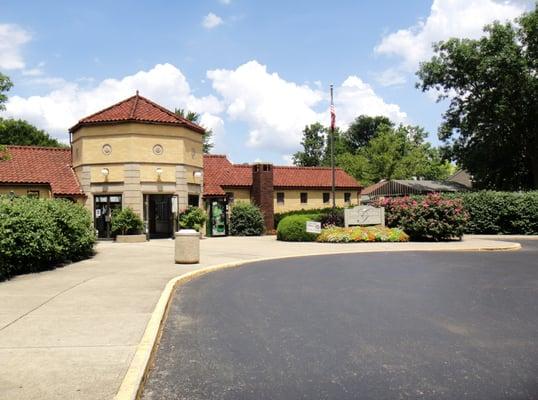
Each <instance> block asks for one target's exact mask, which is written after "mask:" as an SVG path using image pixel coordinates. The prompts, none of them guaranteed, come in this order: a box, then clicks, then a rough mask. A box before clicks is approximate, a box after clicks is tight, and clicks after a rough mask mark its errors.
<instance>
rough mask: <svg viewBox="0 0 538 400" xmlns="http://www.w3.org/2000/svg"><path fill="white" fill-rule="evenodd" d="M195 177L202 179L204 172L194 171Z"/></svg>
mask: <svg viewBox="0 0 538 400" xmlns="http://www.w3.org/2000/svg"><path fill="white" fill-rule="evenodd" d="M194 177H195V178H201V177H202V171H194Z"/></svg>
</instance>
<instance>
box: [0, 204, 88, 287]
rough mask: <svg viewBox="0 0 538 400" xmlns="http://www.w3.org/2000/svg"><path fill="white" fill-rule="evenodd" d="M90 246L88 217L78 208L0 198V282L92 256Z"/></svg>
mask: <svg viewBox="0 0 538 400" xmlns="http://www.w3.org/2000/svg"><path fill="white" fill-rule="evenodd" d="M94 243H95V230H94V229H93V226H92V221H91V215H90V213H89V212H88V210H86V209H85V208H84V207H82V206H81V205H78V204H74V203H71V202H69V201H67V200H60V199H34V198H29V197H16V198H9V197H5V196H3V197H0V280H4V279H8V278H10V277H11V276H13V275H17V274H22V273H27V272H38V271H43V270H47V269H52V268H54V267H55V266H56V265H58V264H61V263H65V262H68V261H78V260H82V259H84V258H87V257H89V256H91V255H92V253H93V245H94Z"/></svg>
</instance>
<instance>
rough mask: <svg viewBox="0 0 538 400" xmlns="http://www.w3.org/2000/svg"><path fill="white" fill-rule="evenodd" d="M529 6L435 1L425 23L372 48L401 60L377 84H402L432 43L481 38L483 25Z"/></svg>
mask: <svg viewBox="0 0 538 400" xmlns="http://www.w3.org/2000/svg"><path fill="white" fill-rule="evenodd" d="M531 4H532V1H513V0H512V1H496V0H434V1H433V4H432V6H431V9H430V15H429V16H428V17H427V18H426V20H425V21H419V22H418V23H417V24H415V25H413V26H411V27H409V28H407V29H400V30H398V31H396V32H393V33H390V34H388V35H386V36H385V37H383V39H382V40H381V42H380V43H379V44H378V45H377V46H376V47H375V49H374V51H375V52H376V53H377V54H384V55H390V56H397V57H399V58H400V59H401V63H400V64H399V65H398V67H397V68H396V69H395V68H392V69H390V70H388V71H385V72H384V73H382V74H380V77H379V78H380V79H379V80H380V82H381V83H382V84H383V83H384V84H386V85H391V84H401V83H402V79H403V73H409V72H414V71H416V70H417V68H418V64H419V62H420V61H423V60H426V59H428V58H429V57H430V56H431V55H432V43H433V42H437V41H440V40H445V39H448V38H450V37H466V38H477V37H480V36H481V35H482V34H483V31H482V29H483V27H484V25H486V24H488V23H491V22H492V21H494V20H500V21H506V20H511V19H514V18H515V17H517V16H519V15H520V14H521V13H522V12H524V11H525V10H526V9H528V8H529V6H530V5H531Z"/></svg>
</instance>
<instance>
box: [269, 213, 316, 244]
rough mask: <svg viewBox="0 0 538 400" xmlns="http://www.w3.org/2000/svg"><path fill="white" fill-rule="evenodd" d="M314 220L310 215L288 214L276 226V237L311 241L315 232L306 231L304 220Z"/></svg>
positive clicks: (314, 237) (314, 238) (286, 239)
mask: <svg viewBox="0 0 538 400" xmlns="http://www.w3.org/2000/svg"><path fill="white" fill-rule="evenodd" d="M312 220H315V219H314V218H312V215H300V214H299V215H289V216H287V217H285V218H283V219H282V220H281V221H280V223H279V224H278V227H277V231H276V232H277V233H276V235H277V236H276V237H277V239H278V240H283V241H286V242H313V241H314V240H316V238H317V236H318V235H317V234H315V233H308V232H307V231H306V222H307V221H312Z"/></svg>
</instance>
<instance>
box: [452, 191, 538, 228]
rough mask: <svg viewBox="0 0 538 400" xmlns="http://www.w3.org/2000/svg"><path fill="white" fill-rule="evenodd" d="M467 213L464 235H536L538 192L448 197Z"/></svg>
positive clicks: (479, 193)
mask: <svg viewBox="0 0 538 400" xmlns="http://www.w3.org/2000/svg"><path fill="white" fill-rule="evenodd" d="M443 197H444V198H460V199H461V200H462V202H463V207H464V208H465V210H466V211H467V212H468V213H469V221H468V223H467V225H466V226H465V233H470V234H505V235H509V234H512V235H518V234H519V235H538V191H533V192H495V191H479V192H466V193H458V194H451V195H443Z"/></svg>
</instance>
